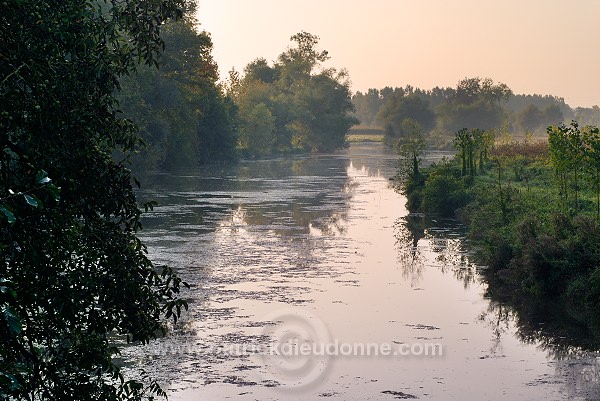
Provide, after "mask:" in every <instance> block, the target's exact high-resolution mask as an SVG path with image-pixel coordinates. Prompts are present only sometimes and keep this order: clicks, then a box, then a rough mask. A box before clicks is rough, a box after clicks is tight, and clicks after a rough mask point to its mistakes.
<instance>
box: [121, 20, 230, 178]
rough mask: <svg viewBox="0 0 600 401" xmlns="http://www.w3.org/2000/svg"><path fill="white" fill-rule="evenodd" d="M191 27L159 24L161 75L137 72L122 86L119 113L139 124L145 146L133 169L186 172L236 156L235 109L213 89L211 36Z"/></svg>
mask: <svg viewBox="0 0 600 401" xmlns="http://www.w3.org/2000/svg"><path fill="white" fill-rule="evenodd" d="M193 11H194V10H190V13H192V15H193ZM195 27H196V21H195V20H194V19H193V18H189V17H187V18H185V19H183V20H179V21H176V22H169V23H167V24H164V26H163V32H162V36H163V38H164V43H165V50H164V51H163V52H162V54H161V56H160V60H159V61H160V64H161V68H160V70H157V69H156V68H151V67H146V68H140V69H139V70H138V73H137V74H135V75H132V76H130V77H127V78H126V79H124V80H123V81H124V82H123V85H122V86H123V94H122V95H121V97H120V100H121V105H122V109H123V110H124V112H125V114H126V116H128V117H131V118H133V119H137V118H138V117H139V121H142V122H143V124H142V125H141V126H140V128H141V135H142V138H143V139H144V141H145V142H146V145H147V146H146V148H145V149H142V150H140V151H139V155H138V156H137V157H136V158H135V159H134V166H135V167H136V168H141V167H143V168H145V169H156V168H160V169H166V170H170V171H173V170H181V169H190V168H194V167H196V166H198V165H199V164H203V163H206V162H209V161H215V160H219V161H221V160H231V159H233V158H234V156H235V145H236V141H237V138H236V135H237V133H236V126H235V114H236V109H235V107H234V106H233V101H232V100H231V98H229V97H230V96H229V95H227V94H224V93H223V91H222V88H221V87H220V86H219V85H218V84H217V81H218V79H219V75H218V71H217V65H216V63H215V62H214V60H213V58H212V54H211V52H212V46H213V44H212V40H211V38H210V35H209V34H208V33H206V32H197V31H196V29H195ZM233 78H234V79H235V77H233ZM236 85H237V84H236Z"/></svg>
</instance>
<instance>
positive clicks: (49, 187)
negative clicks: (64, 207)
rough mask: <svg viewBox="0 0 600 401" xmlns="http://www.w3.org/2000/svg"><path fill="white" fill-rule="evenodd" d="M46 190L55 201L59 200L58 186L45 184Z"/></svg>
mask: <svg viewBox="0 0 600 401" xmlns="http://www.w3.org/2000/svg"><path fill="white" fill-rule="evenodd" d="M46 191H47V192H48V193H49V194H50V196H52V199H54V201H55V202H58V201H60V188H59V187H57V186H56V185H54V184H49V185H46Z"/></svg>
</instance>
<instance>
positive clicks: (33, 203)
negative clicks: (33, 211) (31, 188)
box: [23, 195, 40, 207]
mask: <svg viewBox="0 0 600 401" xmlns="http://www.w3.org/2000/svg"><path fill="white" fill-rule="evenodd" d="M23 196H24V197H25V202H27V204H28V205H30V206H33V207H39V206H40V202H39V200H38V199H36V198H34V197H33V196H31V195H23Z"/></svg>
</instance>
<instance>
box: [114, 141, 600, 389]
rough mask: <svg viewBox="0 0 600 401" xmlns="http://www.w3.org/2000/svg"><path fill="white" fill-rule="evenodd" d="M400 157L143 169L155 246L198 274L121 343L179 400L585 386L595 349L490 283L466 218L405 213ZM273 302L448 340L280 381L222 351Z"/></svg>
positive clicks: (349, 328) (363, 329)
mask: <svg viewBox="0 0 600 401" xmlns="http://www.w3.org/2000/svg"><path fill="white" fill-rule="evenodd" d="M395 165H396V156H395V155H394V154H393V153H392V152H389V151H388V150H386V149H385V148H383V147H381V146H379V145H377V144H370V145H365V146H362V145H361V146H352V147H351V148H350V149H348V150H347V152H345V153H341V154H335V155H324V156H314V157H299V158H292V159H277V160H265V161H253V162H248V163H239V164H238V165H235V166H227V167H225V166H217V167H209V168H206V169H204V170H203V171H200V172H193V173H190V174H187V175H180V176H167V175H154V176H152V177H150V178H149V179H146V180H144V181H143V182H145V183H146V186H145V187H143V190H142V191H141V192H140V196H141V198H142V199H157V200H159V201H160V206H159V207H158V208H156V210H155V211H154V213H152V214H150V215H149V216H147V218H146V219H145V221H144V223H145V226H146V230H145V231H144V232H143V235H144V239H145V241H146V243H147V244H148V245H149V250H150V256H151V257H152V259H153V260H154V261H155V262H157V263H167V264H169V265H171V266H174V267H176V268H177V269H178V271H179V273H180V275H182V276H183V278H184V279H185V280H186V281H187V282H189V283H192V288H191V289H190V290H189V291H187V292H186V293H185V296H186V297H187V298H188V299H189V301H190V306H191V308H190V311H189V312H188V313H187V314H186V315H185V316H184V317H183V319H182V320H181V322H180V323H178V324H177V325H176V326H174V327H172V330H171V332H170V334H169V335H168V336H167V337H165V338H162V339H159V340H158V341H156V342H153V343H151V344H150V346H149V347H144V348H138V347H131V349H129V350H127V353H126V355H125V357H126V358H128V360H129V361H132V362H136V361H137V362H141V363H142V364H143V366H144V368H145V369H146V370H147V371H148V372H150V373H151V374H152V375H153V376H155V377H161V378H163V380H164V382H163V384H164V385H165V386H166V387H168V388H169V392H170V394H171V399H174V400H182V401H183V400H185V401H188V400H190V401H191V400H197V399H225V398H236V399H240V400H254V399H270V400H287V399H294V400H307V401H308V400H311V401H312V400H315V399H320V397H327V398H331V399H336V400H350V399H372V400H389V399H390V398H392V396H393V395H402V394H404V395H411V396H414V397H418V398H420V399H430V400H447V399H482V400H483V399H487V400H504V399H514V400H531V399H540V398H545V399H564V398H565V397H566V396H567V395H568V396H569V397H570V395H571V394H575V395H576V397H579V398H578V399H590V400H591V399H594V398H593V397H592V395H593V394H598V391H597V390H598V387H597V386H596V385H595V384H594V382H593V379H594V377H600V367H599V368H598V369H597V371H598V372H599V373H598V375H597V376H595V375H596V370H595V369H596V367H595V359H593V358H592V357H591V356H590V354H585V355H583V356H578V357H577V358H575V357H564V358H563V359H557V356H558V354H552V353H551V352H548V351H546V349H548V350H554V349H556V348H552V347H547V345H546V344H545V342H544V338H551V337H552V335H551V334H549V332H548V327H550V326H552V325H551V324H548V322H547V320H546V321H545V322H546V324H545V325H544V324H543V325H540V324H534V322H535V321H536V319H528V318H527V316H529V315H532V316H539V318H540V319H547V316H544V314H547V312H546V311H544V310H543V309H539V308H537V307H536V308H533V309H528V310H521V309H519V306H518V305H512V304H510V303H509V302H507V301H505V300H503V299H500V298H498V295H497V294H492V293H491V292H487V293H486V291H487V290H488V289H489V287H488V286H487V284H486V283H485V282H484V281H483V280H482V279H481V277H482V276H481V274H480V273H481V268H480V267H479V266H477V264H476V263H475V259H474V258H473V255H472V254H471V253H470V250H469V244H468V243H467V242H466V241H465V240H464V227H462V226H460V225H458V224H457V223H456V222H453V221H443V220H436V219H431V218H427V217H426V216H419V215H407V213H406V210H405V209H404V208H403V203H404V200H403V199H402V198H401V197H400V196H399V195H398V194H397V193H396V192H394V191H393V189H391V188H390V186H389V180H388V178H389V177H391V176H393V175H394V173H395ZM485 297H487V298H485ZM509 305H510V306H509ZM281 307H284V308H288V310H292V311H294V312H296V313H298V314H299V315H301V316H315V317H318V318H319V319H320V320H321V321H322V322H323V323H324V325H325V326H326V328H327V329H328V330H329V331H330V332H331V334H332V335H335V337H336V339H340V340H342V341H345V342H348V343H356V342H360V343H385V344H391V345H398V344H405V343H409V342H424V341H435V342H442V343H443V346H444V351H445V354H444V356H443V357H442V358H417V357H409V358H387V359H378V358H363V359H361V358H348V359H344V360H342V361H340V363H338V364H334V365H333V366H332V368H331V370H330V371H328V372H327V375H324V376H323V377H322V378H321V381H320V382H318V383H316V384H315V385H314V388H313V387H311V388H308V389H306V392H303V393H294V394H293V395H290V394H289V393H281V392H278V389H279V387H280V383H278V382H277V380H272V379H269V378H268V377H265V375H264V373H265V372H266V371H268V370H269V368H270V366H269V364H268V363H263V362H261V360H260V359H258V360H257V359H256V358H255V357H256V355H249V354H228V353H226V352H224V351H225V350H227V349H230V348H231V347H236V346H240V345H241V346H243V345H254V346H257V345H267V344H270V343H271V342H272V340H273V339H272V338H271V336H270V335H269V333H268V330H265V329H268V328H269V327H272V326H274V325H276V322H274V321H270V320H269V319H268V318H267V317H268V316H271V315H270V312H272V311H273V310H277V309H278V308H281ZM265 316H267V317H265ZM542 321H543V320H542ZM527 322H530V323H527ZM530 326H531V327H530ZM540 336H542V337H540ZM586 369H587V370H586ZM594 392H596V393H594ZM465 395H468V396H465ZM469 397H470V398H469ZM570 398H573V397H570Z"/></svg>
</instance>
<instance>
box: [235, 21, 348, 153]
mask: <svg viewBox="0 0 600 401" xmlns="http://www.w3.org/2000/svg"><path fill="white" fill-rule="evenodd" d="M291 41H292V42H294V45H293V46H290V47H289V48H288V49H286V50H285V51H284V52H283V53H281V55H280V56H279V57H278V59H277V61H276V62H275V63H274V65H272V66H271V65H269V63H268V62H267V61H266V60H265V59H262V58H259V59H256V60H255V61H253V62H251V63H249V64H248V65H247V66H246V68H245V69H244V77H243V78H242V79H240V80H239V81H238V84H237V85H235V86H232V87H231V88H230V89H231V90H230V94H231V95H232V96H233V97H234V99H235V103H236V105H237V106H238V108H239V115H240V120H239V124H240V126H239V129H240V140H239V141H238V146H239V148H240V150H241V151H242V152H243V154H245V155H248V156H260V155H264V154H265V153H268V152H290V151H294V150H300V151H315V152H323V151H333V150H336V149H339V148H342V147H344V146H345V145H346V141H345V136H346V133H347V131H348V130H349V129H350V127H351V126H352V125H354V124H355V123H356V122H357V121H356V120H355V119H354V118H353V117H352V116H351V115H350V113H351V112H352V111H353V105H352V102H351V100H350V83H349V80H348V75H347V73H346V71H344V70H341V71H337V70H335V69H332V68H329V69H323V68H320V67H321V63H322V62H324V61H326V60H327V59H329V55H328V53H327V51H324V50H318V48H317V46H318V41H319V38H318V36H316V35H313V34H310V33H308V32H300V33H298V34H296V35H294V36H292V37H291ZM261 105H262V106H261ZM263 106H264V107H263ZM257 107H259V109H257ZM265 108H266V109H265ZM266 111H268V112H269V113H270V117H269V115H268V114H267V113H266ZM259 117H260V118H259ZM271 119H272V121H273V123H272V124H270V123H267V121H268V120H271ZM258 120H261V121H263V122H264V124H259V123H258ZM257 124H258V125H257ZM258 126H260V127H261V128H260V129H257V127H258ZM268 131H271V132H268ZM253 136H257V137H260V138H252V137H253ZM261 138H262V139H261ZM265 138H268V141H267V142H265Z"/></svg>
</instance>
